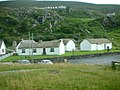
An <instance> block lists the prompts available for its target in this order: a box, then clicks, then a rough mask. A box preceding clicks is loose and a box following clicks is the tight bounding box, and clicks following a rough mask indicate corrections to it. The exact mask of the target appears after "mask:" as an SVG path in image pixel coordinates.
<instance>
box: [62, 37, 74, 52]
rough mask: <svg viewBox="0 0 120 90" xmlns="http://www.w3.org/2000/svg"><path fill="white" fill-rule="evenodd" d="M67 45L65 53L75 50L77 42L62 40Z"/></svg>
mask: <svg viewBox="0 0 120 90" xmlns="http://www.w3.org/2000/svg"><path fill="white" fill-rule="evenodd" d="M62 40H63V43H64V45H65V51H73V50H75V40H74V39H62Z"/></svg>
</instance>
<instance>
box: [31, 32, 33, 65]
mask: <svg viewBox="0 0 120 90" xmlns="http://www.w3.org/2000/svg"><path fill="white" fill-rule="evenodd" d="M31 46H32V50H31V52H32V56H33V33H32V42H31ZM32 56H31V60H32V63H33V58H32Z"/></svg>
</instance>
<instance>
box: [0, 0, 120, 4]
mask: <svg viewBox="0 0 120 90" xmlns="http://www.w3.org/2000/svg"><path fill="white" fill-rule="evenodd" d="M0 1H9V0H0ZM37 1H40V0H37ZM42 1H80V2H88V3H95V4H120V0H42Z"/></svg>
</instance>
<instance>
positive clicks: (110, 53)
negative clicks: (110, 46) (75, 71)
mask: <svg viewBox="0 0 120 90" xmlns="http://www.w3.org/2000/svg"><path fill="white" fill-rule="evenodd" d="M119 54H120V52H107V53H99V54H88V55H73V56H61V57H54V58H44V59H49V60H51V61H53V62H63V61H64V60H65V59H67V60H71V59H72V60H74V59H81V58H89V57H100V56H105V55H107V56H109V55H119ZM40 60H43V59H35V60H34V62H35V63H36V62H38V61H40Z"/></svg>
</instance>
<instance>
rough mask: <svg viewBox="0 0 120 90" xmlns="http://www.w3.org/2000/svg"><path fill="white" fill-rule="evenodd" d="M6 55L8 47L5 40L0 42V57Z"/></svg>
mask: <svg viewBox="0 0 120 90" xmlns="http://www.w3.org/2000/svg"><path fill="white" fill-rule="evenodd" d="M2 54H6V46H5V43H4V41H3V40H0V55H2Z"/></svg>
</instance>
